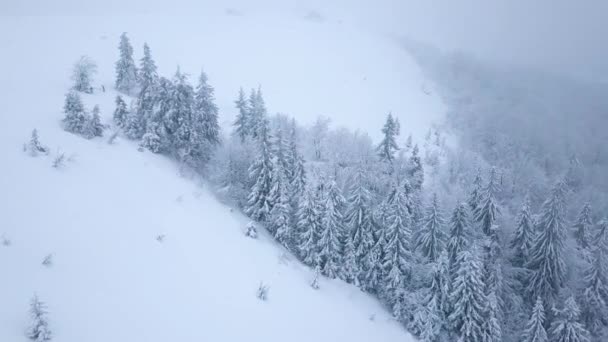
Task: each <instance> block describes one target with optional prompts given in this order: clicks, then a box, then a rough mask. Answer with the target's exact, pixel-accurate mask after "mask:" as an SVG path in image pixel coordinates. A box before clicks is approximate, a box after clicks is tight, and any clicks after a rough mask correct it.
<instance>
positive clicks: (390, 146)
mask: <svg viewBox="0 0 608 342" xmlns="http://www.w3.org/2000/svg"><path fill="white" fill-rule="evenodd" d="M382 134H383V138H382V141H381V142H380V145H378V147H377V148H376V151H377V152H378V156H379V157H380V160H382V161H385V162H388V163H392V162H393V161H394V160H395V153H396V152H397V151H398V150H399V146H398V145H397V136H398V135H399V123H398V122H397V121H396V120H395V119H393V114H392V113H388V116H387V117H386V122H385V123H384V127H382Z"/></svg>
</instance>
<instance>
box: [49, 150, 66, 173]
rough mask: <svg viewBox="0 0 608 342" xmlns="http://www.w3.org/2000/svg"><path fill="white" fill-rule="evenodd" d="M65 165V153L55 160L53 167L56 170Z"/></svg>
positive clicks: (59, 154) (58, 155) (60, 153)
mask: <svg viewBox="0 0 608 342" xmlns="http://www.w3.org/2000/svg"><path fill="white" fill-rule="evenodd" d="M64 165H65V154H64V153H63V152H59V153H58V154H57V155H56V156H55V158H54V159H53V164H52V166H53V167H54V168H56V169H60V168H62V167H63V166H64Z"/></svg>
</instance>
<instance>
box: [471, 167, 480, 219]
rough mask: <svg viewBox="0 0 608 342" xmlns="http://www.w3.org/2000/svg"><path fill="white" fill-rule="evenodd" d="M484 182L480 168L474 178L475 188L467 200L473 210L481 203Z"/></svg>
mask: <svg viewBox="0 0 608 342" xmlns="http://www.w3.org/2000/svg"><path fill="white" fill-rule="evenodd" d="M482 184H483V180H482V179H481V169H478V170H477V174H475V179H474V180H473V190H472V191H471V194H470V195H469V199H468V200H467V203H468V204H469V207H470V208H471V211H472V212H476V211H477V207H478V206H479V204H480V203H481V194H482Z"/></svg>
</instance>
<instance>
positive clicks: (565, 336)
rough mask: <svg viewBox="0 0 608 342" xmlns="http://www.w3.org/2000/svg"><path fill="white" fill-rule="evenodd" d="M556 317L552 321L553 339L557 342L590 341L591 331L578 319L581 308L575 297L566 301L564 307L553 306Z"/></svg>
mask: <svg viewBox="0 0 608 342" xmlns="http://www.w3.org/2000/svg"><path fill="white" fill-rule="evenodd" d="M553 313H554V315H555V319H554V320H553V322H551V328H550V331H551V341H555V342H588V341H589V332H588V331H587V330H586V329H585V327H584V326H583V325H582V324H581V323H580V322H579V321H578V318H579V315H580V310H579V308H578V304H576V301H575V300H574V297H572V296H570V297H568V299H566V301H565V302H564V307H563V308H562V309H557V308H555V307H554V308H553Z"/></svg>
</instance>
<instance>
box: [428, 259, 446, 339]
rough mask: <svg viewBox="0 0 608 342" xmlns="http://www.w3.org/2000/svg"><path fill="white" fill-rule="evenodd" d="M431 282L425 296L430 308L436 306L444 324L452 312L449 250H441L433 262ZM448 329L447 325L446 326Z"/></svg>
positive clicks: (436, 310) (436, 312)
mask: <svg viewBox="0 0 608 342" xmlns="http://www.w3.org/2000/svg"><path fill="white" fill-rule="evenodd" d="M431 265H432V266H431V284H430V286H429V292H428V294H427V296H426V298H425V303H426V305H427V307H428V308H434V310H435V314H436V315H437V316H438V317H439V318H440V319H441V322H442V325H444V324H445V321H446V318H447V316H448V314H449V312H450V283H451V280H450V265H449V261H448V253H447V251H445V250H444V251H443V252H441V254H439V256H438V257H437V260H436V261H434V262H433V263H432V264H431ZM444 328H446V329H447V327H444Z"/></svg>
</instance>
